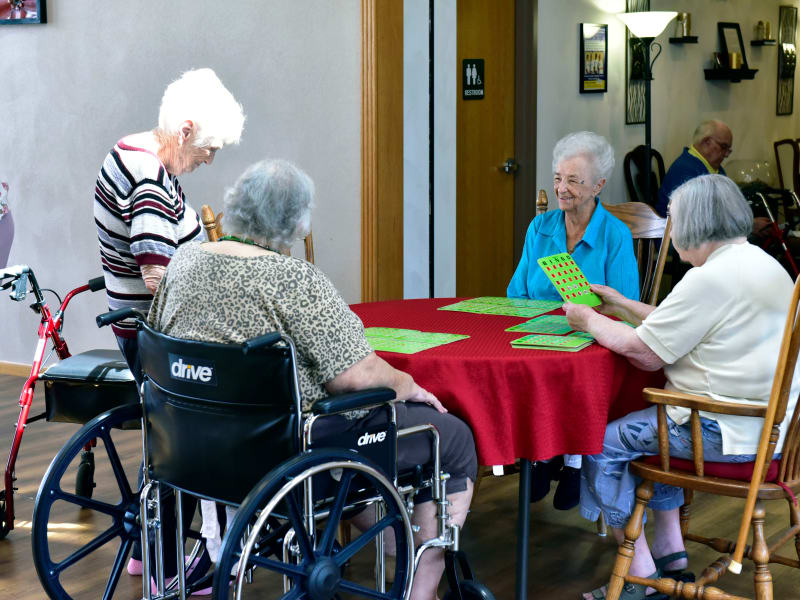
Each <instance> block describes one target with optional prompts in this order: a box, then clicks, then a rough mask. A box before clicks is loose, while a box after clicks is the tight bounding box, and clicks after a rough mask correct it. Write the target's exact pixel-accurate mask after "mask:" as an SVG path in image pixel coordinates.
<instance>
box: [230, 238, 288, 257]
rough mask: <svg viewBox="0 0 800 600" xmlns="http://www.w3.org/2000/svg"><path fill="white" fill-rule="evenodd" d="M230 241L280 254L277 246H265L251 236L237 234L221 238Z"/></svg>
mask: <svg viewBox="0 0 800 600" xmlns="http://www.w3.org/2000/svg"><path fill="white" fill-rule="evenodd" d="M223 240H225V241H229V242H239V243H240V244H247V245H248V246H258V247H259V248H263V249H264V250H269V251H270V252H274V253H275V254H280V252H278V251H277V250H275V248H270V247H269V246H264V245H263V244H258V243H256V242H254V241H253V240H251V239H250V238H240V237H236V236H235V235H223V236H222V237H220V238H219V241H223Z"/></svg>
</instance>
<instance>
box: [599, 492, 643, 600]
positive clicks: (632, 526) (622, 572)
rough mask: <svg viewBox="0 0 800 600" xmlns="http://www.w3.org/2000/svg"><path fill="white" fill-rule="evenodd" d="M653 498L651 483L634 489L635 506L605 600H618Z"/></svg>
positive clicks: (618, 549)
mask: <svg viewBox="0 0 800 600" xmlns="http://www.w3.org/2000/svg"><path fill="white" fill-rule="evenodd" d="M652 497H653V482H652V481H644V482H642V483H641V484H639V487H638V488H636V504H635V505H634V507H633V513H632V514H631V518H630V519H628V524H627V525H626V526H625V540H624V541H623V542H622V543H621V544H620V545H619V548H617V560H616V562H615V563H614V569H613V570H612V571H611V581H609V582H608V592H606V599H607V600H619V595H620V594H621V593H622V587H623V586H624V585H625V576H626V575H627V574H628V571H629V570H630V568H631V561H632V560H633V555H634V552H635V550H634V545H635V543H636V540H638V539H639V536H640V535H641V534H642V521H643V519H644V511H645V509H646V508H647V503H648V502H650V499H651V498H652Z"/></svg>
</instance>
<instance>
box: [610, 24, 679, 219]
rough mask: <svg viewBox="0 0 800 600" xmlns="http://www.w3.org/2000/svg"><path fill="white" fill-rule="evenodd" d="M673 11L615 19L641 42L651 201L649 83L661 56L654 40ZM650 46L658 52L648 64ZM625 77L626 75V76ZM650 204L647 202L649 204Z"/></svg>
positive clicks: (646, 157) (647, 187) (645, 160)
mask: <svg viewBox="0 0 800 600" xmlns="http://www.w3.org/2000/svg"><path fill="white" fill-rule="evenodd" d="M677 14H678V13H677V12H675V11H652V12H651V11H647V12H629V13H619V14H618V15H617V17H618V18H619V20H620V21H622V22H623V23H625V25H626V26H627V27H628V29H629V30H630V32H631V33H632V34H633V35H635V36H636V37H637V38H639V39H640V40H641V41H642V46H643V49H644V73H643V74H642V76H643V79H644V164H645V180H644V181H645V188H644V189H645V194H646V195H645V198H646V199H647V200H648V201H649V200H651V198H650V194H651V189H650V173H651V171H652V170H653V169H652V162H651V161H652V158H651V150H652V146H651V143H650V134H651V121H652V116H651V107H650V82H651V81H652V80H653V65H654V64H655V62H656V59H657V58H658V56H659V55H660V54H661V44H659V43H658V42H655V41H654V40H655V39H656V38H657V37H658V36H659V35H661V32H662V31H664V29H665V28H666V26H667V24H668V23H669V22H670V21H671V20H672V19H674V18H675V17H676V16H677ZM650 46H656V47H657V49H658V52H656V55H655V56H654V57H653V61H652V62H650ZM626 77H627V75H626ZM649 203H650V202H648V204H649Z"/></svg>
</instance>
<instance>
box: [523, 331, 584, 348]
mask: <svg viewBox="0 0 800 600" xmlns="http://www.w3.org/2000/svg"><path fill="white" fill-rule="evenodd" d="M592 343H593V341H592V340H590V339H586V338H584V337H577V336H572V335H542V334H531V335H526V336H523V337H521V338H517V339H516V340H513V341H512V342H511V347H512V348H526V349H531V350H558V351H560V352H577V351H579V350H583V349H584V348H586V347H587V346H590V345H591V344H592Z"/></svg>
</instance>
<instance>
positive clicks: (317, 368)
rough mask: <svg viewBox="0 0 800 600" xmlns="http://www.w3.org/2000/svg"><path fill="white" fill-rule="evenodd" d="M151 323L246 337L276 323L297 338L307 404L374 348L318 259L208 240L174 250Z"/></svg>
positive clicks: (218, 338)
mask: <svg viewBox="0 0 800 600" xmlns="http://www.w3.org/2000/svg"><path fill="white" fill-rule="evenodd" d="M148 323H149V324H150V326H151V327H153V328H154V329H156V330H158V331H161V332H163V333H166V334H168V335H171V336H173V337H177V338H184V339H191V340H201V341H207V342H219V343H236V344H239V343H242V342H244V341H245V340H248V339H251V338H254V337H258V336H260V335H263V334H265V333H267V332H270V331H280V332H282V333H285V334H286V335H288V336H289V337H291V338H292V340H294V343H295V346H296V348H297V373H298V379H299V383H300V392H301V394H302V396H303V411H304V412H306V411H308V410H310V407H311V405H312V404H313V403H314V402H315V401H317V400H320V399H322V398H325V397H327V396H328V393H327V391H326V390H325V387H324V384H325V383H326V382H328V381H330V380H331V379H333V378H334V377H336V376H337V375H338V374H339V373H341V372H342V371H344V370H346V369H347V368H349V367H351V366H352V365H354V364H355V363H357V362H358V361H360V360H361V359H363V358H364V357H366V356H367V355H368V354H369V353H370V352H372V348H371V347H370V345H369V343H368V342H367V340H366V338H365V337H364V325H363V323H361V320H360V319H359V318H358V317H357V316H356V315H355V314H354V313H353V312H352V311H351V310H350V308H349V307H348V306H347V303H346V302H345V301H344V299H343V298H342V297H341V296H340V295H339V293H338V292H337V291H336V288H335V287H334V286H333V283H331V281H330V280H329V279H328V278H327V277H326V276H325V275H324V274H323V273H322V271H320V270H319V269H318V268H317V267H315V266H314V265H312V264H310V263H307V262H305V261H303V260H300V259H297V258H292V257H290V256H283V255H278V254H268V255H263V256H251V257H241V256H230V255H224V254H217V253H214V252H208V251H206V250H204V249H203V245H202V244H196V243H193V244H184V245H182V246H180V247H178V249H177V250H176V251H175V254H174V256H173V257H172V260H171V261H170V263H169V267H168V268H167V272H166V274H165V275H164V278H163V279H162V280H161V284H160V285H159V286H158V290H157V291H156V294H155V297H154V298H153V305H152V307H151V309H150V314H149V316H148Z"/></svg>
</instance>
